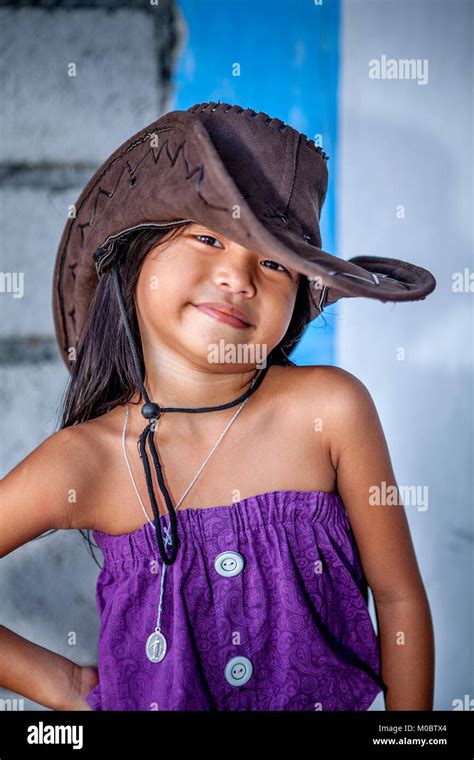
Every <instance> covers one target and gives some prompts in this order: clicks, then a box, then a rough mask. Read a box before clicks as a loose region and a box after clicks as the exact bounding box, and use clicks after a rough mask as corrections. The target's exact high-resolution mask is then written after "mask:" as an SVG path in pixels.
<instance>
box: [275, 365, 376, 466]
mask: <svg viewBox="0 0 474 760" xmlns="http://www.w3.org/2000/svg"><path fill="white" fill-rule="evenodd" d="M281 369H284V370H289V371H290V372H289V373H288V374H287V379H291V383H287V387H288V388H291V395H292V398H293V399H294V400H295V401H296V403H297V407H298V409H299V410H300V411H301V413H302V414H308V413H309V414H312V415H314V416H317V417H318V419H319V420H320V424H321V426H322V427H323V428H324V429H325V431H326V436H325V438H326V441H327V445H328V448H329V451H330V456H331V461H332V463H333V465H334V467H335V468H337V462H338V460H339V457H340V453H341V451H342V448H343V446H344V445H345V443H346V442H347V437H348V435H349V434H350V431H351V428H353V427H354V426H357V427H358V428H359V429H361V428H362V427H363V425H364V424H365V423H368V422H370V421H371V420H373V417H374V415H375V416H376V415H377V412H376V409H375V405H374V402H373V400H372V397H371V395H370V393H369V390H368V389H367V387H366V386H365V385H364V383H363V382H362V381H361V380H360V379H359V378H357V377H356V376H355V375H353V374H351V373H350V372H348V371H347V370H345V369H343V368H342V367H336V366H332V365H309V366H301V367H284V368H281Z"/></svg>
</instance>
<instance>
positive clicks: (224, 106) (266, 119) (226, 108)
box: [187, 102, 329, 164]
mask: <svg viewBox="0 0 474 760" xmlns="http://www.w3.org/2000/svg"><path fill="white" fill-rule="evenodd" d="M209 106H212V108H211V109H210V110H209V111H208V113H214V112H215V111H219V110H220V111H221V112H222V113H230V112H232V113H234V114H236V115H237V116H240V114H241V113H243V112H244V111H245V116H246V117H247V118H255V117H256V116H260V119H257V121H258V122H259V123H260V124H263V126H265V127H266V126H271V127H272V128H273V129H278V131H279V132H282V131H283V130H284V129H286V128H287V129H291V130H293V131H294V132H298V133H299V134H300V135H301V137H302V138H303V144H304V145H305V146H306V147H307V148H310V149H311V150H313V151H314V152H315V153H318V155H320V156H321V158H322V159H323V161H324V162H325V163H326V164H327V162H328V161H329V156H328V154H327V153H326V151H324V150H323V149H322V148H321V146H320V145H316V143H315V142H314V140H311V139H310V138H309V137H308V136H307V135H305V134H304V133H303V132H300V131H299V130H296V129H295V128H294V127H292V126H291V124H286V123H285V122H284V121H283V120H282V119H279V118H278V117H276V116H275V117H272V116H269V115H268V114H267V113H264V112H263V111H260V112H259V113H258V114H257V112H256V111H254V109H253V108H242V106H234V105H232V104H230V103H220V102H218V103H212V102H211V103H198V104H196V105H194V106H191V107H190V108H188V109H187V110H188V111H189V112H191V113H195V112H196V111H198V110H199V109H200V111H201V113H203V112H204V111H207V108H208V107H209Z"/></svg>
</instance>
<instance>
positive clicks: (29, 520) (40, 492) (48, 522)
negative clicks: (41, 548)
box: [0, 426, 90, 556]
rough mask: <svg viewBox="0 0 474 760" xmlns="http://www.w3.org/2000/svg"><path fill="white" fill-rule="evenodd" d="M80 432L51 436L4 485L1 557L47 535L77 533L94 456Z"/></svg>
mask: <svg viewBox="0 0 474 760" xmlns="http://www.w3.org/2000/svg"><path fill="white" fill-rule="evenodd" d="M79 428H80V426H74V427H69V428H65V429H62V430H59V431H57V432H55V433H52V434H51V435H50V436H48V437H47V438H46V439H45V440H44V441H42V442H41V443H40V444H39V445H38V446H37V447H36V448H35V449H33V451H31V452H30V453H29V454H28V455H27V456H26V457H25V458H24V459H22V460H21V461H20V462H19V463H18V464H17V465H16V466H15V467H14V468H13V469H12V470H11V471H10V472H8V473H7V475H5V477H4V478H2V480H1V481H0V504H1V509H0V556H4V555H5V554H8V553H9V552H11V551H13V550H14V549H16V548H18V547H19V546H22V545H23V544H25V543H27V542H28V541H30V540H31V539H32V538H35V537H36V536H39V535H41V534H42V533H44V532H45V531H47V530H51V529H60V530H61V529H63V530H67V529H70V528H72V527H73V520H72V518H73V515H74V514H75V511H76V505H77V504H78V503H80V502H82V501H84V503H85V501H86V500H87V489H88V482H89V481H88V476H87V472H88V466H89V464H90V452H89V451H88V449H87V445H86V441H85V438H84V436H83V435H82V432H81V430H80V429H79Z"/></svg>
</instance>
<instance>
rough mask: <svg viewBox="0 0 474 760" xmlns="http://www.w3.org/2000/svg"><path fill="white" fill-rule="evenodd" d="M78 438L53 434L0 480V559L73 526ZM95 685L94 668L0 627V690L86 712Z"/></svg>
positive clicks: (80, 476) (80, 471) (80, 457)
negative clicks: (49, 532) (38, 538)
mask: <svg viewBox="0 0 474 760" xmlns="http://www.w3.org/2000/svg"><path fill="white" fill-rule="evenodd" d="M82 438H83V436H81V435H80V434H78V431H77V429H73V428H67V429H65V430H61V431H58V432H57V433H54V434H53V435H52V436H50V437H49V438H47V439H46V440H45V441H44V442H43V443H42V444H40V446H38V447H37V448H36V449H35V450H34V451H32V452H31V454H29V455H28V456H27V457H26V458H25V459H23V460H22V461H21V462H20V463H19V464H18V465H17V466H16V467H15V468H14V469H13V470H11V472H9V473H8V475H6V476H5V478H3V480H1V481H0V557H4V556H5V555H7V554H9V553H10V552H11V551H13V550H14V549H17V548H18V547H19V546H22V545H23V544H25V543H27V542H28V541H30V540H31V539H32V538H35V537H36V536H39V535H41V534H42V533H44V532H45V531H47V530H51V529H53V528H59V529H64V530H67V529H69V528H72V527H73V521H74V518H76V517H77V511H78V510H79V504H80V502H81V500H82V498H81V497H83V496H84V494H83V488H82V487H81V485H80V484H81V483H87V479H84V474H85V473H84V470H85V466H84V465H85V463H87V464H89V463H90V457H89V458H87V457H86V456H85V453H86V452H83V451H82V447H83V446H84V442H81V439H82ZM73 492H74V493H75V494H76V498H75V500H69V498H68V497H70V496H71V494H72V493H73ZM73 509H74V510H76V512H75V513H74V512H73ZM94 679H95V682H94ZM97 682H98V678H97V671H96V669H95V668H82V667H80V666H79V665H77V664H76V663H74V662H73V661H72V660H69V659H67V658H66V657H62V656H61V655H58V654H55V653H54V652H51V651H50V650H48V649H45V648H44V647H42V646H39V645H37V644H34V643H33V642H32V641H28V640H27V639H24V638H22V637H21V636H19V635H18V634H16V633H14V632H13V631H11V630H9V629H8V628H5V627H4V626H3V625H0V686H2V687H4V688H6V689H9V690H10V691H13V692H14V693H16V694H20V695H23V696H25V697H27V698H28V699H32V700H33V701H34V702H38V703H39V704H42V705H44V706H45V707H50V708H52V709H55V710H89V709H90V707H89V705H88V703H87V702H86V700H85V699H84V696H85V694H87V693H88V692H89V691H91V690H92V689H93V687H94V686H95V685H96V683H97Z"/></svg>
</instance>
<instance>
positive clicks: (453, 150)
mask: <svg viewBox="0 0 474 760" xmlns="http://www.w3.org/2000/svg"><path fill="white" fill-rule="evenodd" d="M472 14H473V5H472V3H469V2H460V1H459V0H458V1H457V2H451V3H442V2H434V1H433V2H416V1H415V2H413V1H412V2H399V1H395V0H393V1H392V0H384V1H383V2H365V0H357V1H355V0H346V1H345V2H343V5H342V31H341V56H342V71H341V83H340V84H341V91H340V96H339V105H340V121H339V141H338V145H339V151H338V156H337V157H336V159H337V175H336V176H335V177H333V178H332V181H333V182H336V183H337V199H338V209H337V211H338V227H337V254H338V255H339V256H341V257H342V258H344V259H349V258H351V257H352V256H356V255H362V254H367V255H378V256H387V257H393V258H400V259H404V260H407V261H410V262H413V263H415V264H419V265H421V266H425V267H426V268H427V269H429V270H431V271H432V272H433V274H434V276H435V277H436V279H437V283H438V284H437V288H436V290H435V291H434V293H433V294H431V295H430V296H428V297H427V299H426V300H424V301H418V302H413V303H400V304H388V303H387V304H382V303H381V302H377V301H374V300H372V299H366V298H353V299H342V300H341V301H340V302H339V303H338V306H337V308H338V317H337V322H338V345H337V352H338V353H337V364H338V365H339V366H341V367H344V368H345V369H347V370H348V371H349V372H352V373H353V374H354V375H356V376H357V377H359V378H360V379H361V380H362V381H363V382H364V383H365V385H366V386H367V387H368V389H369V391H370V392H371V394H372V397H373V399H374V401H375V404H376V406H377V409H378V411H379V416H380V418H381V421H382V425H383V427H384V430H385V434H386V437H387V441H388V444H389V449H390V452H391V456H392V462H393V466H394V470H395V475H396V477H397V482H398V484H399V486H405V485H420V486H427V487H428V497H429V502H428V509H427V510H426V511H422V510H421V509H419V508H418V507H417V506H416V505H413V504H406V505H405V510H406V513H407V516H408V520H409V523H410V529H411V532H412V536H413V541H414V544H415V549H416V553H417V557H418V562H419V565H420V570H421V573H422V576H423V579H424V582H425V587H426V590H427V593H428V597H429V601H430V605H431V611H432V615H433V623H434V628H435V643H436V682H435V705H434V709H435V710H452V709H453V700H455V699H463V698H464V695H465V694H469V695H470V698H471V699H472V698H474V685H473V672H474V668H473V657H472V651H473V630H472V621H473V617H472V608H473V590H472V583H473V487H472V486H473V483H472V459H473V446H472V431H473V374H472V370H473V342H472V325H473V320H472V301H473V297H474V294H473V293H469V292H463V293H455V292H453V290H452V275H453V273H455V272H458V271H463V270H464V268H465V267H470V271H471V272H472V271H473V269H474V267H473V257H472V243H473V240H472V237H473V225H472V183H473V163H472V161H473V155H472V136H473V124H472V36H471V35H472ZM382 55H386V56H387V58H390V57H393V58H395V59H403V58H415V59H427V60H428V82H427V84H425V85H421V84H418V83H417V81H416V80H413V79H411V80H401V79H400V80H396V79H393V80H388V79H385V80H371V79H369V76H368V69H369V61H370V60H371V59H373V58H379V59H380V57H381V56H382ZM399 204H403V206H404V208H405V218H404V219H398V218H397V216H396V208H397V206H398V205H399ZM473 279H474V275H473ZM473 289H474V283H473ZM333 310H334V309H333ZM400 347H402V348H403V349H404V360H400V359H398V358H397V355H398V354H397V351H398V349H399V348H400ZM381 704H382V703H379V698H378V699H377V701H376V703H374V707H376V708H377V709H383V708H382V707H381ZM471 709H472V708H471Z"/></svg>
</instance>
